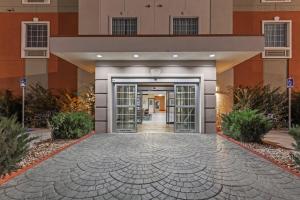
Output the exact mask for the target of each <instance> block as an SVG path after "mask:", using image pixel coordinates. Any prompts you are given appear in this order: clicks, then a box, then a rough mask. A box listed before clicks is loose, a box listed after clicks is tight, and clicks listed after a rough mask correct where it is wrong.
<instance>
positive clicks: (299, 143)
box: [289, 126, 300, 166]
mask: <svg viewBox="0 0 300 200" xmlns="http://www.w3.org/2000/svg"><path fill="white" fill-rule="evenodd" d="M289 134H290V135H291V136H293V138H294V139H295V141H296V144H294V147H295V149H296V150H297V151H298V153H294V154H293V159H294V161H295V163H296V164H297V165H299V166H300V153H299V151H300V126H296V127H295V128H292V129H291V130H289Z"/></svg>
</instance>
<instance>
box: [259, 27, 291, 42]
mask: <svg viewBox="0 0 300 200" xmlns="http://www.w3.org/2000/svg"><path fill="white" fill-rule="evenodd" d="M264 29H265V30H264V34H265V46H266V47H287V46H288V44H287V43H288V24H287V23H284V22H283V23H280V22H276V23H265V25H264Z"/></svg>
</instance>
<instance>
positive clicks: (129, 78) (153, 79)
mask: <svg viewBox="0 0 300 200" xmlns="http://www.w3.org/2000/svg"><path fill="white" fill-rule="evenodd" d="M107 80H108V83H107V89H108V90H107V94H108V99H107V100H108V101H107V105H108V110H107V119H108V121H107V128H108V129H107V131H108V133H113V96H112V95H113V85H114V84H115V83H120V84H122V83H140V82H148V83H170V82H171V83H199V93H200V94H199V93H198V94H199V95H200V97H199V100H200V103H199V108H198V109H199V110H198V112H199V121H198V124H199V133H205V107H204V75H203V74H198V75H191V74H187V75H185V74H181V75H178V74H169V75H161V76H151V75H137V74H128V75H124V74H108V78H107ZM137 81H138V82H137Z"/></svg>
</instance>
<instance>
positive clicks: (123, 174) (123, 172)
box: [0, 134, 300, 200]
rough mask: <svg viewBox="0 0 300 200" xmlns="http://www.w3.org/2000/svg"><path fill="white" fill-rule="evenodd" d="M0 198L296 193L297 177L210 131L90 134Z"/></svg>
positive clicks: (290, 198) (285, 196)
mask: <svg viewBox="0 0 300 200" xmlns="http://www.w3.org/2000/svg"><path fill="white" fill-rule="evenodd" d="M0 199H1V200H6V199H36V200H44V199H63V200H71V199H90V200H97V199H120V200H126V199H128V200H134V199H228V200H235V199H261V200H271V199H272V200H277V199H278V200H296V199H300V179H299V178H298V177H296V176H293V175H291V174H289V173H287V172H284V171H282V170H281V169H280V168H278V167H276V166H274V165H273V164H271V163H269V162H267V161H265V160H263V159H261V158H259V157H256V156H254V155H253V154H251V153H249V152H247V151H246V150H244V149H242V148H240V147H239V146H237V145H235V144H232V143H230V142H228V141H226V140H225V139H223V138H221V137H219V136H216V135H192V134H123V135H120V134H119V135H117V134H102V135H95V136H93V137H91V138H89V139H87V140H85V141H84V142H82V143H80V144H78V145H75V146H73V147H71V148H69V149H67V150H66V151H64V152H62V153H60V154H58V155H56V156H55V157H53V158H51V159H49V160H47V161H45V162H43V163H42V164H41V165H39V166H37V167H36V168H34V169H32V170H30V171H28V172H27V173H25V174H24V175H21V176H19V177H17V178H15V179H14V180H12V181H10V182H8V183H7V184H5V185H2V186H0Z"/></svg>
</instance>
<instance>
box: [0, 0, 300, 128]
mask: <svg viewBox="0 0 300 200" xmlns="http://www.w3.org/2000/svg"><path fill="white" fill-rule="evenodd" d="M28 2H29V4H28ZM41 2H42V3H43V2H44V4H37V5H36V4H32V2H31V3H30V1H27V2H26V1H24V2H23V4H22V0H20V1H18V0H14V1H5V0H2V1H0V9H1V10H0V11H1V13H0V20H1V22H2V24H4V25H5V29H1V30H0V41H1V51H3V52H2V53H1V54H0V70H1V71H0V72H1V73H0V76H1V77H0V82H1V85H0V87H1V88H2V89H3V88H12V89H14V90H16V91H17V90H18V79H19V77H21V76H27V77H29V80H32V82H41V83H42V84H43V85H45V86H46V87H49V88H68V89H73V90H74V89H75V90H80V88H81V87H82V84H86V83H87V82H90V81H93V82H95V86H96V112H95V113H96V116H95V120H96V131H97V132H99V133H100V132H140V131H143V130H144V129H146V130H149V129H147V126H148V125H149V124H151V123H150V122H151V117H152V118H155V116H158V115H157V113H155V107H156V106H158V107H159V109H158V110H160V111H161V112H162V111H163V110H165V112H164V113H163V116H165V117H164V120H165V121H164V123H165V124H168V129H164V130H169V131H172V132H201V133H207V132H215V130H216V118H217V115H218V114H221V113H224V112H228V111H230V109H231V108H232V96H231V95H230V92H229V90H228V87H234V86H253V85H256V84H265V85H267V84H270V85H271V86H273V87H281V88H282V90H285V88H286V78H287V77H288V76H292V77H293V78H294V79H295V82H296V83H297V82H298V80H299V81H300V71H299V70H298V68H297V65H298V62H299V56H300V55H298V54H299V52H300V51H299V50H298V46H299V45H298V44H299V42H298V37H296V36H297V35H299V31H300V30H299V23H300V22H299V19H300V18H299V15H300V11H299V9H300V0H291V1H289V0H287V1H282V0H280V1H276V0H274V1H273V0H272V1H267V0H88V1H87V0H61V1H60V0H57V1H55V0H51V1H48V0H41ZM41 2H40V3H41ZM24 3H25V4H24ZM35 3H36V2H35ZM36 25H37V26H36ZM36 29H37V30H38V31H36V32H37V33H36V34H40V35H42V36H43V37H44V36H45V38H43V37H39V38H38V39H36V38H34V37H35V35H34V34H35V33H34V32H35V30H36ZM44 29H46V30H47V31H48V32H47V31H46V33H43V30H44ZM43 34H45V35H43ZM263 35H264V36H263ZM12 38H14V39H12ZM15 38H17V39H15ZM32 38H34V39H32ZM2 47H3V48H2ZM8 65H9V66H11V67H7V66H8ZM295 89H299V87H297V85H296V88H295ZM158 97H160V99H164V100H163V101H160V102H158V101H156V99H157V98H158ZM162 97H163V98H162ZM153 99H154V100H153ZM152 100H153V102H152ZM161 105H165V106H164V107H165V108H162V107H160V106H161ZM151 106H152V107H154V108H153V113H151V112H152V111H151V110H152V107H151ZM149 110H150V111H149ZM149 112H150V114H149ZM160 114H161V113H160ZM152 121H153V119H152ZM154 124H155V123H154ZM156 124H157V123H156ZM152 125H153V124H152ZM149 127H151V128H153V127H154V126H150V125H149ZM154 129H155V128H154ZM161 130H162V129H160V131H161Z"/></svg>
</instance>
